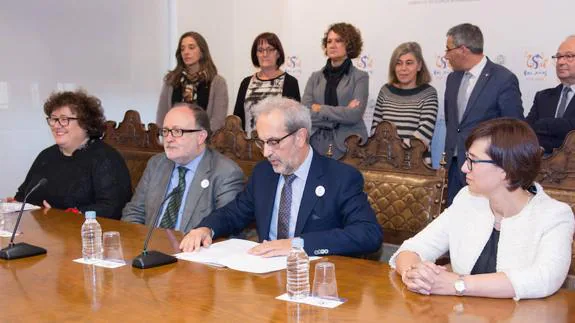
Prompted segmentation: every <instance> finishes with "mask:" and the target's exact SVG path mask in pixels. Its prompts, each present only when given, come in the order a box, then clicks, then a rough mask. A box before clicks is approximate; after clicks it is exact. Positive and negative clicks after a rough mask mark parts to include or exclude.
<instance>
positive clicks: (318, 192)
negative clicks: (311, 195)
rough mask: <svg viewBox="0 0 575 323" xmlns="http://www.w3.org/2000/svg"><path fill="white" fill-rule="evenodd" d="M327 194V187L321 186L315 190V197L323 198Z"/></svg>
mask: <svg viewBox="0 0 575 323" xmlns="http://www.w3.org/2000/svg"><path fill="white" fill-rule="evenodd" d="M324 194H325V187H323V186H321V185H319V186H318V187H316V188H315V195H317V196H318V197H322V196H323V195H324Z"/></svg>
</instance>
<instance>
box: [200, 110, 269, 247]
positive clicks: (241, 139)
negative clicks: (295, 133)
mask: <svg viewBox="0 0 575 323" xmlns="http://www.w3.org/2000/svg"><path fill="white" fill-rule="evenodd" d="M252 138H253V135H252ZM252 138H248V137H247V136H246V132H245V131H244V129H243V128H242V122H241V119H240V118H239V117H237V116H233V115H232V116H227V117H226V122H225V124H224V127H223V128H221V129H218V130H217V131H216V132H214V134H213V135H212V140H211V143H210V147H211V148H212V149H215V150H217V151H219V152H220V153H222V154H224V155H226V156H227V157H229V158H230V159H232V160H233V161H235V162H236V163H237V164H238V165H239V166H240V168H241V169H242V171H243V172H244V176H245V179H246V181H247V179H248V177H249V176H250V175H251V174H252V171H253V169H254V167H255V166H256V164H257V163H258V162H260V161H262V160H264V159H265V158H264V156H263V154H262V152H261V150H260V149H259V148H258V147H257V146H256V144H255V141H254V140H253V139H252ZM238 237H239V238H243V239H249V240H253V241H258V234H257V230H256V225H255V222H254V223H252V224H251V225H250V226H248V227H247V228H246V229H244V230H243V231H242V233H241V234H239V235H238Z"/></svg>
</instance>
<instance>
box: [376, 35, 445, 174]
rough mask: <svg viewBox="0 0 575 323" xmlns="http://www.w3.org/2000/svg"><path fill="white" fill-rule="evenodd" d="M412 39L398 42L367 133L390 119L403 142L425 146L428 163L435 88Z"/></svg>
mask: <svg viewBox="0 0 575 323" xmlns="http://www.w3.org/2000/svg"><path fill="white" fill-rule="evenodd" d="M430 81H431V75H430V74H429V70H428V69H427V66H426V65H425V61H424V60H423V55H422V53H421V47H420V46H419V44H418V43H416V42H408V43H403V44H401V45H399V46H398V47H397V48H396V49H395V50H394V51H393V54H392V56H391V60H390V62H389V82H388V83H387V84H385V85H384V86H382V87H381V90H380V91H379V95H378V97H377V104H376V106H375V112H374V115H373V124H372V127H371V135H373V134H374V132H375V128H376V127H377V125H378V124H379V123H380V122H381V121H383V120H386V121H390V122H392V123H394V124H395V126H396V127H397V132H398V134H399V137H401V138H402V139H403V142H404V143H406V144H407V145H409V144H410V140H411V138H418V139H421V141H423V142H424V143H425V145H426V146H427V152H426V153H425V156H424V157H425V159H426V162H427V163H428V164H429V163H431V159H430V157H431V149H430V147H431V137H432V136H433V129H434V128H435V119H436V117H437V91H436V90H435V88H434V87H433V86H431V85H429V82H430Z"/></svg>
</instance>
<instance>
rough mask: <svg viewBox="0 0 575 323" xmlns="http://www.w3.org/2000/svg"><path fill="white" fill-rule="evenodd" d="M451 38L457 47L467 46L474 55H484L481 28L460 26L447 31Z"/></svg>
mask: <svg viewBox="0 0 575 323" xmlns="http://www.w3.org/2000/svg"><path fill="white" fill-rule="evenodd" d="M449 36H451V37H452V38H453V44H454V45H455V46H457V47H459V46H465V47H467V48H468V49H469V50H470V51H471V52H472V53H473V54H483V34H482V33H481V29H479V27H477V26H475V25H472V24H469V23H465V24H460V25H457V26H454V27H451V28H450V29H449V31H447V37H449Z"/></svg>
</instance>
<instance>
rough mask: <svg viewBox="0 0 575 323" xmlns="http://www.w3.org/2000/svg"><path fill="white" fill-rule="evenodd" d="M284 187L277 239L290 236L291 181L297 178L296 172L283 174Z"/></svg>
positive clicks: (279, 211)
mask: <svg viewBox="0 0 575 323" xmlns="http://www.w3.org/2000/svg"><path fill="white" fill-rule="evenodd" d="M283 176H284V180H285V182H284V187H283V188H282V194H281V197H280V208H279V210H278V231H277V239H278V240H279V239H287V238H288V237H289V219H290V213H291V197H292V190H291V183H292V182H293V181H294V179H296V177H297V176H296V175H295V174H291V175H283Z"/></svg>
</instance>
